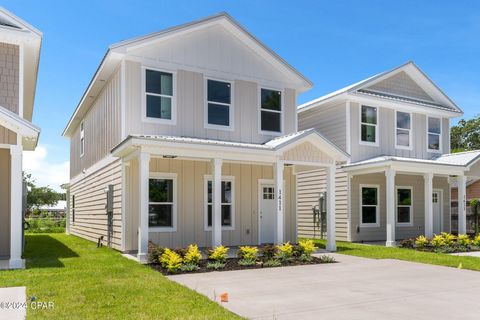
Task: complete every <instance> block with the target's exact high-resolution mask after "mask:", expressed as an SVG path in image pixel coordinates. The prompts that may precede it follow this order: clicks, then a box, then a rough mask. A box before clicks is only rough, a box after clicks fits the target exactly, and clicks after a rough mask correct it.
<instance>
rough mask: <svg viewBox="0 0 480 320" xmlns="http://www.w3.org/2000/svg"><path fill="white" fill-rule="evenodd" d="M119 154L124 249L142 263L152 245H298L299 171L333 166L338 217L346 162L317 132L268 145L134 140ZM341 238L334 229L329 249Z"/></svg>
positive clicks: (161, 138)
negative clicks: (340, 170)
mask: <svg viewBox="0 0 480 320" xmlns="http://www.w3.org/2000/svg"><path fill="white" fill-rule="evenodd" d="M113 152H114V154H115V155H117V156H119V157H121V158H122V176H123V181H122V185H123V187H124V188H123V190H125V191H124V193H123V194H124V195H123V196H124V199H123V207H124V208H125V210H124V212H125V213H124V219H123V221H124V224H123V225H124V229H125V230H124V232H122V234H123V239H122V245H123V250H122V251H126V252H128V251H137V252H138V254H137V255H138V259H139V260H140V261H143V260H145V259H146V256H147V249H148V241H152V242H154V243H156V244H158V245H161V246H165V247H171V248H175V247H185V246H187V245H188V244H191V243H196V244H197V245H199V246H200V247H215V246H219V245H227V246H238V245H259V244H262V243H283V242H286V241H291V242H296V239H297V231H296V179H295V174H296V172H299V171H301V170H311V169H312V168H318V167H321V168H328V172H329V177H330V178H329V190H330V191H331V192H329V194H330V196H329V199H328V202H329V204H330V206H331V209H330V210H329V212H331V213H333V212H335V208H334V206H335V193H334V192H333V190H334V188H335V179H334V177H335V170H336V166H335V164H336V162H337V161H345V160H346V158H347V156H346V155H345V154H343V153H342V152H341V151H340V150H338V149H337V148H336V147H335V146H333V145H331V144H329V143H328V142H326V140H324V139H323V137H321V136H320V135H319V134H317V133H316V132H315V131H313V130H308V131H305V132H300V133H296V134H292V135H289V136H286V137H281V138H277V139H273V140H271V141H269V142H267V143H265V144H246V143H232V142H224V141H217V140H206V139H196V138H181V137H165V136H157V137H130V138H127V140H126V141H124V142H123V143H122V144H121V145H120V146H119V147H117V148H116V150H114V151H113ZM137 199H138V200H137ZM329 219H330V220H329V221H331V222H333V223H331V224H330V225H331V226H333V225H334V221H335V220H334V219H335V217H334V215H333V214H331V215H329ZM334 237H335V231H334V230H333V228H331V230H330V232H329V244H328V248H329V249H330V250H335V241H334V239H335V238H334Z"/></svg>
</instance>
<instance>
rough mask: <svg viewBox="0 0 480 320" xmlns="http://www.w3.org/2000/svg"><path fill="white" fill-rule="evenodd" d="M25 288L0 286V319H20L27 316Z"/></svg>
mask: <svg viewBox="0 0 480 320" xmlns="http://www.w3.org/2000/svg"><path fill="white" fill-rule="evenodd" d="M26 292H27V288H25V287H12V288H0V320H20V319H25V318H26V316H27V309H26V308H25V305H24V303H25V301H26V297H27V296H26Z"/></svg>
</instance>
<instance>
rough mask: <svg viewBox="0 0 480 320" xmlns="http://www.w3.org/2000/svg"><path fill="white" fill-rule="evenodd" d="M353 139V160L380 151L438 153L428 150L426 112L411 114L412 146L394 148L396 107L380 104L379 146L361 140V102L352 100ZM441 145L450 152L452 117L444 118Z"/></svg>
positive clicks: (424, 155)
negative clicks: (450, 122)
mask: <svg viewBox="0 0 480 320" xmlns="http://www.w3.org/2000/svg"><path fill="white" fill-rule="evenodd" d="M350 108H351V126H350V127H351V139H352V140H351V141H352V147H351V148H352V153H351V154H352V162H355V161H361V160H365V159H369V158H372V157H376V156H380V155H394V156H399V157H409V158H417V159H431V158H432V157H434V156H435V155H438V154H436V153H431V152H427V127H426V126H427V117H426V115H423V114H418V113H413V114H412V126H413V129H412V134H413V136H412V143H413V148H412V150H403V149H396V148H395V110H393V109H389V108H378V129H377V130H378V133H377V136H378V139H379V140H378V141H379V146H378V147H376V146H366V145H361V144H360V105H359V104H358V103H351V106H350ZM442 129H443V132H442V148H443V150H442V151H443V153H448V152H449V148H450V137H449V134H450V128H449V120H448V119H443V121H442Z"/></svg>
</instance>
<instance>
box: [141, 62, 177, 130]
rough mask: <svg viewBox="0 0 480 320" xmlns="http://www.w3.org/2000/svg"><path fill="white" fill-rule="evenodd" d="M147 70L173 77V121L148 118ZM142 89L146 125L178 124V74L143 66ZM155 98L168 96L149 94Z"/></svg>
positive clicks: (143, 118) (143, 116)
mask: <svg viewBox="0 0 480 320" xmlns="http://www.w3.org/2000/svg"><path fill="white" fill-rule="evenodd" d="M147 70H152V71H158V72H163V73H170V74H171V75H172V94H173V95H172V96H171V98H172V119H170V120H168V119H159V118H154V117H147ZM141 78H142V81H141V82H142V88H141V96H142V103H141V105H142V122H146V123H157V124H167V125H176V124H177V72H176V71H172V70H167V69H159V68H156V67H150V66H146V65H142V75H141ZM148 94H151V95H155V96H160V97H161V96H165V97H169V96H167V95H160V94H154V93H148Z"/></svg>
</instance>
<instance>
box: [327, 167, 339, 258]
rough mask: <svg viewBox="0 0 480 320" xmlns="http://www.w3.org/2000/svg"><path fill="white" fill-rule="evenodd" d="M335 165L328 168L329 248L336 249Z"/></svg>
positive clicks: (330, 249)
mask: <svg viewBox="0 0 480 320" xmlns="http://www.w3.org/2000/svg"><path fill="white" fill-rule="evenodd" d="M336 171H337V169H336V167H335V165H333V166H331V167H328V168H327V250H328V251H336V250H337V244H336V243H335V208H336V205H335V173H336Z"/></svg>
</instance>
